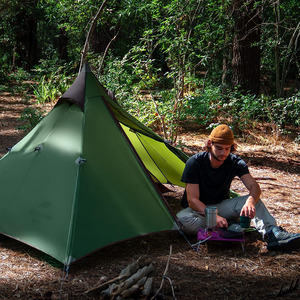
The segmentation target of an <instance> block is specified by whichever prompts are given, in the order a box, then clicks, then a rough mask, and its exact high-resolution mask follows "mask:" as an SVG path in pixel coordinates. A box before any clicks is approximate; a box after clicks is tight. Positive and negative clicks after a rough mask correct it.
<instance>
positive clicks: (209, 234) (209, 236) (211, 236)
mask: <svg viewBox="0 0 300 300" xmlns="http://www.w3.org/2000/svg"><path fill="white" fill-rule="evenodd" d="M220 234H221V231H219V230H218V229H216V230H213V231H208V230H207V229H201V228H200V229H199V231H198V241H203V240H208V241H219V242H244V241H245V238H244V235H242V237H241V236H239V237H226V238H225V237H222V236H221V235H220Z"/></svg>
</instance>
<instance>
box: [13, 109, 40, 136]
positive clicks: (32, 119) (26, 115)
mask: <svg viewBox="0 0 300 300" xmlns="http://www.w3.org/2000/svg"><path fill="white" fill-rule="evenodd" d="M43 114H44V111H43V110H41V109H39V108H34V107H26V108H25V109H24V110H23V112H22V113H21V117H20V120H21V121H23V122H24V123H25V124H24V125H22V126H19V127H18V129H20V130H24V131H25V132H28V131H30V130H31V129H33V128H34V127H35V126H36V125H37V124H38V123H39V122H40V121H41V120H42V119H43Z"/></svg>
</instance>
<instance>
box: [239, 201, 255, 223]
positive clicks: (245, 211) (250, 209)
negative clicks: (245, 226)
mask: <svg viewBox="0 0 300 300" xmlns="http://www.w3.org/2000/svg"><path fill="white" fill-rule="evenodd" d="M241 216H246V217H248V218H250V219H253V218H254V217H255V206H254V204H253V203H252V202H251V201H246V203H245V205H244V206H243V208H242V210H241Z"/></svg>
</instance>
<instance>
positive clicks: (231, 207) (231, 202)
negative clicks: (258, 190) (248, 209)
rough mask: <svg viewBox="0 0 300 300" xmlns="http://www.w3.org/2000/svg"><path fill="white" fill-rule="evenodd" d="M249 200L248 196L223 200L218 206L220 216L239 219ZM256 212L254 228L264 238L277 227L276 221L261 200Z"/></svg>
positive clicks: (256, 206)
mask: <svg viewBox="0 0 300 300" xmlns="http://www.w3.org/2000/svg"><path fill="white" fill-rule="evenodd" d="M247 198H248V195H247V196H241V197H236V198H231V199H226V200H223V201H222V202H221V203H219V204H217V205H216V206H217V208H218V213H219V215H220V216H222V217H223V218H226V219H227V220H229V219H233V218H238V217H239V216H240V213H241V210H242V207H243V206H244V204H245V202H246V200H247ZM255 210H256V213H255V217H254V218H253V219H252V223H253V226H254V227H255V228H256V229H257V231H258V232H260V233H261V234H262V235H263V236H264V235H265V234H266V233H267V232H269V231H270V230H271V229H272V228H273V227H275V226H276V221H275V219H274V218H273V217H272V216H271V214H270V213H269V211H268V209H267V208H266V206H265V205H264V203H263V202H262V201H261V200H258V202H257V203H256V205H255Z"/></svg>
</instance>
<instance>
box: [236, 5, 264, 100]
mask: <svg viewBox="0 0 300 300" xmlns="http://www.w3.org/2000/svg"><path fill="white" fill-rule="evenodd" d="M258 4H259V5H258ZM260 9H261V6H260V3H259V2H258V1H255V0H246V1H242V0H234V19H235V26H234V41H233V58H232V71H233V75H232V84H233V87H238V89H239V90H240V91H241V92H242V93H244V94H246V93H251V94H255V95H258V94H259V91H260V48H259V42H260V23H261V20H260Z"/></svg>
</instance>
